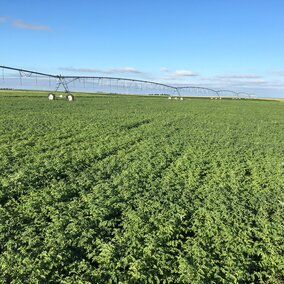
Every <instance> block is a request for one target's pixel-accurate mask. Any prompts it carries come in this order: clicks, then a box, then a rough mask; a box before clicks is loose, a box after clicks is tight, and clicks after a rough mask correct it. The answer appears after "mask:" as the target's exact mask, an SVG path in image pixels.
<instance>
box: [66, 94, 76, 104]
mask: <svg viewBox="0 0 284 284" xmlns="http://www.w3.org/2000/svg"><path fill="white" fill-rule="evenodd" d="M66 99H67V100H68V101H69V102H73V101H74V96H73V95H71V94H68V95H67V96H66Z"/></svg>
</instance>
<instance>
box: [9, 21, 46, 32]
mask: <svg viewBox="0 0 284 284" xmlns="http://www.w3.org/2000/svg"><path fill="white" fill-rule="evenodd" d="M12 26H13V27H15V28H18V29H25V30H33V31H51V28H50V27H49V26H43V25H35V24H31V23H27V22H24V21H22V20H13V21H12Z"/></svg>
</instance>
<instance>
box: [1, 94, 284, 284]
mask: <svg viewBox="0 0 284 284" xmlns="http://www.w3.org/2000/svg"><path fill="white" fill-rule="evenodd" d="M14 95H15V94H14V93H13V92H1V93H0V283H243V284H245V283H284V103H283V102H278V101H259V100H209V99H185V100H183V101H179V100H167V99H166V98H162V97H138V96H118V95H117V96H115V95H111V96H110V95H109V96H108V95H97V96H93V97H91V96H86V97H83V96H82V97H80V95H78V96H77V97H76V99H75V101H74V102H67V101H64V100H56V101H48V100H47V97H46V94H45V93H40V94H39V95H38V96H37V95H36V94H35V93H31V95H30V96H29V93H25V92H22V93H21V95H19V94H18V96H14Z"/></svg>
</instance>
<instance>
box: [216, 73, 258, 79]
mask: <svg viewBox="0 0 284 284" xmlns="http://www.w3.org/2000/svg"><path fill="white" fill-rule="evenodd" d="M217 78H219V79H261V78H262V77H261V76H259V75H256V74H227V75H219V76H217Z"/></svg>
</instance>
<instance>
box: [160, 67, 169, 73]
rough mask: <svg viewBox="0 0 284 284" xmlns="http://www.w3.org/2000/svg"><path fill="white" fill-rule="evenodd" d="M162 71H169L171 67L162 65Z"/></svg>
mask: <svg viewBox="0 0 284 284" xmlns="http://www.w3.org/2000/svg"><path fill="white" fill-rule="evenodd" d="M160 71H162V72H169V71H170V69H169V68H168V67H161V68H160Z"/></svg>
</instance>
